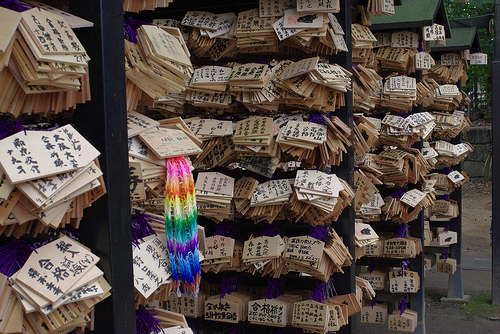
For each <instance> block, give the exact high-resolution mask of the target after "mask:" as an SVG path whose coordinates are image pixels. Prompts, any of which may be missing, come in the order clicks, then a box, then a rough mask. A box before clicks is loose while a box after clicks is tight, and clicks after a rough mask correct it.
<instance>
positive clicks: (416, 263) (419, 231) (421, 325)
mask: <svg viewBox="0 0 500 334" xmlns="http://www.w3.org/2000/svg"><path fill="white" fill-rule="evenodd" d="M413 31H414V32H417V33H418V30H417V29H414V30H413ZM413 76H414V77H415V78H416V80H417V82H420V81H422V70H417V71H415V73H414V75H413ZM422 111H423V106H422V105H421V104H420V105H418V106H417V107H414V108H413V112H422ZM422 145H423V144H422V141H420V142H419V143H416V145H415V146H414V147H416V148H418V149H419V150H422ZM417 187H418V189H419V190H421V188H422V186H421V185H418V186H417ZM409 227H410V235H411V236H412V237H415V238H419V239H420V240H421V242H422V246H423V245H424V213H423V211H422V212H420V214H419V215H418V218H417V219H415V220H414V221H412V222H409ZM424 257H425V253H424V251H423V250H422V252H421V253H420V254H418V255H417V256H416V257H415V258H414V259H411V260H410V270H412V271H416V272H417V273H418V275H419V276H420V289H419V290H418V291H417V293H412V294H410V308H411V310H412V311H415V312H417V314H418V317H417V328H416V330H415V333H419V334H425V261H424Z"/></svg>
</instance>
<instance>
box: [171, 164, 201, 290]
mask: <svg viewBox="0 0 500 334" xmlns="http://www.w3.org/2000/svg"><path fill="white" fill-rule="evenodd" d="M166 166H167V177H166V179H167V182H166V192H165V234H166V237H167V246H168V251H169V258H170V264H171V267H172V279H173V283H172V290H173V292H174V293H175V294H177V296H180V294H181V292H183V293H185V294H187V295H190V296H193V297H194V298H197V296H198V290H199V286H200V275H201V273H200V261H199V256H198V248H199V242H198V225H197V212H196V196H195V189H194V181H193V175H192V174H191V170H190V168H189V163H188V162H187V160H186V159H185V158H184V157H178V158H169V159H167V163H166Z"/></svg>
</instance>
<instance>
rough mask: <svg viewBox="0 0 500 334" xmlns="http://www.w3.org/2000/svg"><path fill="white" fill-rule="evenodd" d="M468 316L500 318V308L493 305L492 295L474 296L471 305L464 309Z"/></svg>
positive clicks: (465, 306)
mask: <svg viewBox="0 0 500 334" xmlns="http://www.w3.org/2000/svg"><path fill="white" fill-rule="evenodd" d="M462 309H463V310H464V311H465V312H466V315H467V316H476V317H485V318H488V317H499V316H500V306H498V305H492V304H491V294H480V295H477V296H473V297H472V298H471V299H470V301H469V303H468V304H466V305H464V306H463V308H462Z"/></svg>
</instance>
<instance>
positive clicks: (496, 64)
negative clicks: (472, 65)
mask: <svg viewBox="0 0 500 334" xmlns="http://www.w3.org/2000/svg"><path fill="white" fill-rule="evenodd" d="M495 34H497V35H496V36H500V0H496V1H495ZM491 71H492V73H491V77H492V81H493V82H492V90H493V94H492V95H493V125H492V128H493V129H495V126H497V125H499V124H500V113H499V112H498V108H500V38H495V61H493V64H492V66H491ZM492 137H493V138H492V141H493V149H492V151H493V155H492V157H493V170H498V169H499V168H500V160H499V157H500V144H499V143H500V132H499V131H493V134H492ZM492 183H493V186H492V188H493V189H492V200H493V203H496V202H495V201H496V200H498V199H499V198H500V196H499V195H500V174H498V173H493V182H492ZM491 219H492V224H491V225H492V226H491V227H492V247H493V249H492V253H491V266H492V267H491V268H492V270H491V301H492V303H493V304H500V205H493V208H492V217H491Z"/></svg>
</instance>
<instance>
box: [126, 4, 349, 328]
mask: <svg viewBox="0 0 500 334" xmlns="http://www.w3.org/2000/svg"><path fill="white" fill-rule="evenodd" d="M340 4H341V9H340V12H339V13H337V14H335V16H336V18H337V19H338V22H339V24H340V25H341V26H342V28H343V30H344V32H345V36H350V21H351V20H350V17H351V13H350V10H351V6H350V3H349V2H348V1H340ZM258 6H259V3H258V1H254V2H247V3H237V4H234V3H231V4H229V3H225V2H222V3H221V2H218V3H215V2H209V3H207V2H206V1H204V2H201V1H198V2H196V1H195V2H188V3H186V2H184V3H181V2H177V1H174V2H173V3H172V4H171V5H170V6H169V7H168V8H166V9H164V10H158V9H157V10H156V11H155V12H140V13H139V14H137V15H133V14H127V16H129V15H131V16H132V17H133V18H135V19H137V20H141V21H152V20H156V19H166V18H169V19H177V20H182V19H183V17H184V16H185V14H186V12H187V11H196V10H206V11H210V12H213V13H225V12H235V13H236V14H238V13H240V12H243V11H246V10H251V9H254V8H258ZM345 42H346V44H347V47H348V48H349V49H350V42H351V41H350V38H345ZM311 56H312V55H307V54H305V53H304V54H302V53H297V55H294V54H293V53H288V54H277V53H275V52H274V53H273V52H270V53H263V54H248V55H246V54H242V55H240V56H238V57H237V58H235V59H234V60H235V61H237V62H239V63H243V64H245V63H250V62H253V63H267V62H269V61H271V60H273V59H276V60H277V61H279V60H284V59H293V60H294V61H300V60H301V59H303V58H310V57H311ZM329 58H330V61H331V63H335V64H338V65H340V66H342V67H343V68H345V69H349V68H350V67H351V54H350V53H349V52H339V53H338V55H334V56H330V57H329ZM191 60H192V62H193V64H195V63H196V62H198V63H197V64H198V65H204V64H207V65H208V64H214V62H213V61H206V60H200V59H196V57H192V58H191ZM220 62H221V63H224V59H221V61H220ZM344 99H345V105H344V106H342V107H340V108H337V110H335V112H334V113H333V112H332V115H335V116H337V117H338V118H339V120H341V121H342V122H343V123H345V124H346V125H347V127H350V126H351V123H352V104H351V101H352V97H351V92H350V91H347V92H346V93H345V94H344ZM291 110H293V109H291ZM254 115H257V116H264V117H266V116H267V117H269V116H272V115H273V114H272V113H266V112H264V111H262V110H259V111H257V112H256V113H251V112H249V111H248V110H247V111H245V112H244V113H242V114H240V115H238V116H235V117H234V118H233V120H238V119H245V118H248V117H254ZM223 116H225V115H223ZM202 118H205V117H202ZM228 119H230V118H228ZM186 121H188V119H187V120H186ZM188 124H189V123H188ZM240 164H241V162H240ZM248 169H250V168H248ZM213 171H218V172H221V173H223V174H225V175H228V176H230V177H233V178H234V179H236V180H238V179H241V178H242V177H245V176H246V177H254V178H257V179H258V180H259V182H260V183H264V182H263V181H267V180H269V178H265V177H262V176H260V177H259V175H258V174H256V173H254V172H249V171H247V172H245V171H241V172H238V173H235V172H234V171H231V170H229V169H227V168H225V169H224V168H222V169H221V168H216V169H213ZM352 171H353V153H352V149H351V148H347V153H344V154H343V156H342V162H341V163H340V165H339V166H332V167H331V170H329V173H331V174H336V175H337V176H338V178H340V179H342V180H344V181H346V182H347V183H349V184H352ZM296 173H298V172H296V171H293V169H292V171H288V172H284V171H283V172H281V173H276V174H275V176H276V175H277V174H281V175H280V176H279V177H278V179H284V178H295V176H296ZM200 174H201V172H200ZM200 174H198V175H200ZM325 175H326V174H325ZM274 178H275V177H273V179H274ZM195 179H197V175H196V172H195ZM271 182H272V180H271ZM236 187H237V183H236V184H235V192H236ZM201 200H202V198H201V197H200V198H199V199H198V201H201ZM198 224H200V225H201V226H203V228H204V232H205V234H206V236H207V239H206V240H207V242H208V240H211V237H212V236H213V235H214V234H218V233H223V232H224V231H223V232H221V231H220V227H221V225H222V226H223V225H229V227H228V228H229V229H233V230H234V231H237V232H238V233H237V234H239V235H238V236H237V237H236V240H237V241H238V242H240V241H245V240H247V239H249V237H250V235H252V234H254V233H258V232H259V231H262V230H263V229H265V228H266V226H277V227H278V228H281V229H282V236H283V237H288V238H292V237H303V236H307V235H308V234H309V233H310V230H311V227H312V226H311V225H310V224H306V223H304V222H298V223H297V222H292V221H291V220H290V221H286V220H283V219H281V220H280V219H279V218H278V219H276V221H274V222H273V224H272V225H270V224H269V223H267V222H264V223H259V224H255V223H254V222H253V221H252V220H249V219H246V218H245V217H241V218H239V219H236V220H232V221H231V220H229V222H227V221H224V222H220V223H218V224H216V223H214V221H213V220H210V219H207V217H205V216H203V214H199V218H198ZM332 226H333V227H334V229H335V231H336V233H338V235H339V237H340V238H342V241H343V243H344V244H345V245H346V246H347V248H346V250H348V251H349V252H350V253H351V254H352V255H354V244H353V241H354V240H353V235H354V215H353V210H352V209H351V208H350V207H347V208H345V209H344V210H343V211H342V214H341V215H340V217H338V219H337V221H336V222H333V223H332ZM223 235H224V234H223ZM230 235H231V233H230V232H229V233H227V234H226V236H230ZM231 236H232V235H231ZM202 265H203V263H202ZM342 270H343V273H340V272H338V273H334V274H333V276H332V277H333V281H332V282H333V285H334V289H335V291H336V294H338V295H339V296H342V295H344V296H347V295H349V294H352V293H354V292H355V291H356V285H355V275H354V274H355V268H354V265H351V266H345V267H342ZM228 276H230V277H232V276H237V278H236V279H237V281H238V285H239V286H240V288H241V290H244V289H247V290H250V291H251V292H252V293H254V294H255V295H261V296H262V293H263V292H265V291H266V287H267V285H268V284H269V277H262V276H261V275H260V274H259V273H255V274H253V275H252V274H250V273H248V272H231V271H230V272H220V273H217V274H215V273H213V272H207V273H205V272H203V273H202V288H203V286H209V287H210V289H211V291H208V293H209V296H210V295H216V294H218V293H220V292H219V291H217V290H219V289H220V288H219V287H220V286H221V282H223V281H224V280H226V279H227V277H228ZM282 278H283V280H284V289H285V291H286V292H288V291H293V290H302V289H303V290H306V291H309V292H310V293H312V291H313V290H314V289H315V288H316V286H317V285H318V283H319V282H321V281H320V280H318V279H317V278H315V277H311V276H310V275H303V274H300V273H299V272H295V273H289V274H287V275H283V276H282ZM240 292H241V291H240ZM308 297H309V298H308ZM252 299H255V298H252ZM307 299H310V296H305V297H304V300H307ZM206 303H208V301H207V302H206ZM205 305H207V304H205ZM211 312H212V313H210V314H215V313H217V310H215V311H213V310H212V311H211ZM219 313H220V312H219ZM209 316H210V315H209ZM209 316H207V309H206V308H205V318H207V317H209ZM188 322H189V323H190V326H191V329H193V331H196V332H198V331H199V332H202V331H203V329H208V328H210V329H211V330H213V331H217V332H225V331H228V330H229V331H230V330H236V331H239V330H241V331H243V330H244V331H245V332H246V333H254V332H255V333H257V332H262V331H265V332H269V333H272V332H274V331H276V330H278V329H279V328H277V327H271V326H266V325H264V324H262V325H258V324H255V323H251V322H250V321H248V320H247V321H239V322H238V323H231V322H228V321H216V319H215V318H214V319H213V320H205V319H203V317H199V318H196V319H193V320H189V321H188ZM355 322H356V321H355V317H354V316H352V317H350V318H349V320H348V324H346V325H345V326H342V327H341V329H340V331H339V332H345V333H351V332H355ZM285 330H286V332H287V333H300V332H302V329H301V328H295V327H292V326H291V325H288V326H286V327H285Z"/></svg>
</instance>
